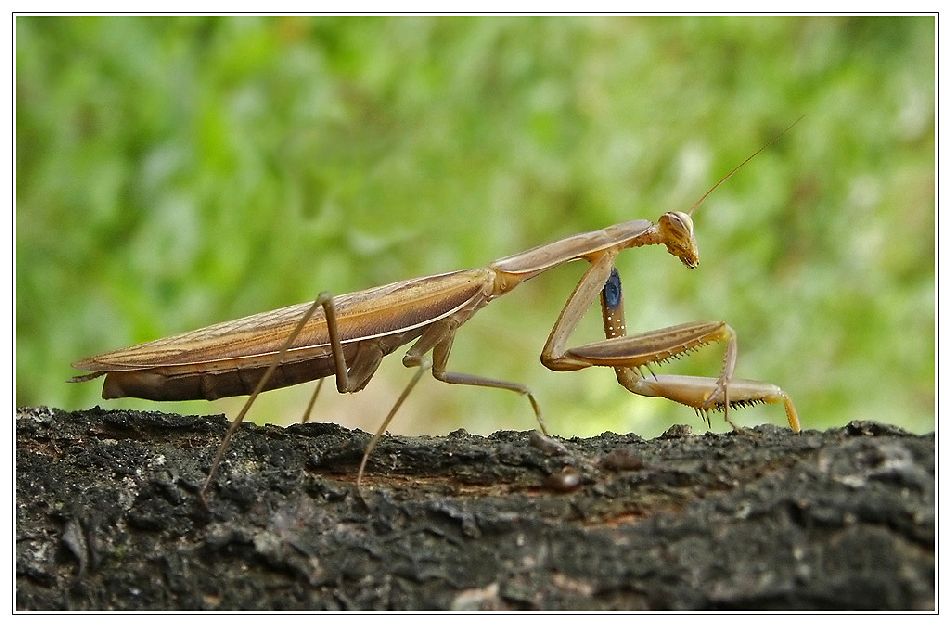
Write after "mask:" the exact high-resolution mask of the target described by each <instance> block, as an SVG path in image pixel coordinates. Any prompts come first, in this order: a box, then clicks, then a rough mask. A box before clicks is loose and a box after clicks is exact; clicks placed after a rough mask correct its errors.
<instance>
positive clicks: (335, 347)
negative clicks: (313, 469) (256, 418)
mask: <svg viewBox="0 0 950 626" xmlns="http://www.w3.org/2000/svg"><path fill="white" fill-rule="evenodd" d="M319 308H322V309H323V311H324V314H325V315H326V320H327V331H328V334H329V335H330V349H331V351H332V354H333V363H334V369H335V370H336V372H335V376H336V387H337V390H338V391H339V392H340V393H349V392H352V391H357V390H359V389H362V387H363V386H365V385H366V383H367V382H368V381H369V378H370V377H371V376H372V375H373V373H374V372H375V371H376V368H377V367H379V362H380V361H381V360H382V358H383V356H385V354H384V353H383V351H382V350H380V349H379V347H378V346H373V348H372V349H373V350H374V352H373V353H372V354H368V355H367V356H366V357H361V360H360V361H359V362H358V363H356V364H355V365H354V371H353V372H349V371H348V368H347V364H346V357H345V355H344V354H343V345H342V343H341V342H340V336H339V331H338V327H337V320H336V310H335V308H334V306H333V295H332V294H330V293H327V292H324V293H321V294H320V295H319V296H317V298H316V299H315V300H314V301H313V304H312V305H311V306H310V308H309V309H307V312H306V313H305V314H304V315H303V316H302V317H301V318H300V320H299V321H298V322H297V325H296V326H294V329H293V330H292V331H291V332H290V334H288V335H287V339H286V340H285V341H284V343H283V344H282V345H281V347H280V350H278V352H277V356H275V357H274V361H273V362H272V363H271V364H270V367H268V368H267V370H266V371H265V372H264V374H263V375H262V376H261V378H260V380H259V381H258V383H257V386H256V387H255V388H254V392H253V393H252V394H251V395H250V396H248V398H247V401H246V402H245V403H244V406H243V407H241V411H240V412H239V413H238V415H237V417H236V418H235V419H234V421H233V422H231V426H230V427H229V428H228V431H227V433H225V435H224V439H222V440H221V444H220V445H219V446H218V451H217V453H216V454H215V457H214V461H213V462H212V463H211V469H210V470H209V471H208V477H207V478H206V479H205V482H204V485H203V486H202V487H201V494H202V496H204V494H205V492H206V491H207V490H208V486H209V485H210V484H211V481H212V480H213V479H214V476H215V474H216V473H217V471H218V466H219V465H220V464H221V460H222V458H223V457H224V452H225V450H227V448H228V444H230V442H231V438H232V437H233V436H234V433H235V432H236V431H237V429H238V427H239V426H240V425H241V422H243V421H244V417H245V416H246V415H247V412H248V410H250V408H251V405H253V404H254V401H255V400H257V396H259V395H260V393H261V391H262V390H263V389H264V388H265V387H266V385H267V383H268V382H269V381H270V379H271V377H272V376H273V375H274V372H275V371H277V368H278V367H280V365H281V363H282V362H283V360H284V357H285V356H286V354H287V351H288V350H289V349H290V347H291V346H292V345H293V343H294V341H296V339H297V337H298V336H299V335H300V332H301V331H302V330H303V327H304V326H305V325H306V324H307V322H308V321H310V318H312V317H313V314H314V313H316V312H317V309H319ZM377 353H378V354H377ZM321 383H322V380H321ZM319 391H320V385H319V384H318V385H317V388H316V390H315V391H314V394H313V396H312V397H311V399H310V405H309V406H308V407H307V412H306V414H305V415H304V421H307V420H308V419H309V417H310V410H311V409H312V407H313V403H314V402H315V401H316V398H317V393H319Z"/></svg>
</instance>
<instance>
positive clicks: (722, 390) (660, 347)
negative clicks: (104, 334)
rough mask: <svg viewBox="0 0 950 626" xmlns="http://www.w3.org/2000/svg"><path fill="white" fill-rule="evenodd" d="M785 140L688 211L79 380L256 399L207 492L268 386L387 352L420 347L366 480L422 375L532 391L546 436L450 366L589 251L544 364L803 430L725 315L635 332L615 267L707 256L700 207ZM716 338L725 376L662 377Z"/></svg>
mask: <svg viewBox="0 0 950 626" xmlns="http://www.w3.org/2000/svg"><path fill="white" fill-rule="evenodd" d="M795 123H797V121H796V122H795ZM792 126H794V124H792ZM789 128H791V126H789ZM787 130H788V129H786V130H785V131H783V132H782V134H784V132H786V131H787ZM780 136H781V134H780V135H778V136H777V137H775V138H774V139H773V140H772V141H770V142H769V143H767V144H766V145H765V146H763V147H762V148H760V149H759V150H758V151H756V152H755V153H754V154H753V155H751V156H750V157H748V158H747V159H746V160H745V161H743V162H742V163H740V164H739V165H738V166H736V167H735V168H733V169H732V170H731V171H730V172H729V173H728V174H726V175H725V176H723V177H722V178H721V179H719V181H718V182H717V183H716V184H715V185H713V186H712V187H711V188H710V189H709V191H707V192H706V193H705V194H704V195H703V196H702V197H701V198H700V199H699V200H698V201H697V202H696V203H695V204H694V205H693V207H692V208H691V209H690V210H689V211H688V212H686V213H682V212H679V211H669V212H667V213H664V214H663V215H661V216H660V218H659V219H658V220H657V222H656V223H653V222H651V221H649V220H631V221H628V222H622V223H620V224H615V225H613V226H609V227H607V228H605V229H603V230H595V231H591V232H586V233H580V234H577V235H572V236H570V237H566V238H564V239H561V240H559V241H555V242H553V243H548V244H544V245H541V246H538V247H535V248H532V249H530V250H528V251H526V252H522V253H519V254H515V255H513V256H508V257H505V258H502V259H499V260H497V261H494V262H492V263H490V264H489V265H488V266H487V267H484V268H478V269H470V270H459V271H454V272H447V273H444V274H436V275H433V276H425V277H422V278H413V279H409V280H404V281H400V282H396V283H391V284H389V285H384V286H382V287H376V288H373V289H367V290H365V291H358V292H355V293H350V294H345V295H341V296H332V295H330V294H327V293H322V294H320V296H318V297H317V299H316V300H315V301H313V302H310V303H304V304H298V305H295V306H289V307H284V308H280V309H275V310H273V311H268V312H265V313H258V314H256V315H251V316H249V317H245V318H242V319H239V320H234V321H229V322H222V323H220V324H215V325H212V326H208V327H206V328H202V329H199V330H195V331H192V332H188V333H184V334H180V335H175V336H173V337H167V338H164V339H158V340H155V341H152V342H149V343H144V344H140V345H136V346H132V347H129V348H125V349H122V350H116V351H113V352H108V353H105V354H101V355H99V356H94V357H90V358H86V359H82V360H81V361H78V362H76V363H74V364H73V366H74V367H75V368H77V369H81V370H87V371H91V372H92V373H90V374H86V375H82V376H77V377H76V378H73V379H72V382H81V381H86V380H91V379H93V378H97V377H99V376H102V375H105V382H104V384H103V391H102V396H103V398H118V397H124V396H133V397H139V398H146V399H151V400H191V399H200V398H205V399H209V400H212V399H216V398H220V397H225V396H240V395H248V394H249V396H250V397H249V398H248V400H247V402H245V404H244V407H243V408H242V409H241V411H240V413H239V414H238V416H237V418H235V421H234V422H233V423H232V425H231V428H230V429H229V430H228V433H227V435H225V438H224V440H223V441H222V443H221V445H220V446H219V448H218V452H217V455H216V457H215V460H214V462H213V463H212V466H211V469H210V470H209V472H208V478H207V480H206V482H205V486H204V489H207V487H208V485H209V484H210V482H211V480H212V479H213V477H214V475H215V473H216V471H217V468H218V465H219V463H220V461H221V458H222V455H223V454H224V451H225V450H226V448H227V445H228V442H229V441H230V438H231V436H232V435H233V433H234V432H235V430H236V428H237V426H238V425H239V424H240V423H241V421H242V420H243V419H244V416H245V415H246V414H247V411H248V409H249V408H250V406H251V405H252V404H253V402H254V400H255V398H256V397H257V395H258V394H259V393H260V392H262V391H267V390H270V389H277V388H280V387H286V386H289V385H296V384H299V383H303V382H307V381H311V380H316V379H323V378H325V377H328V376H334V378H335V380H336V388H337V391H339V392H340V393H355V392H357V391H360V390H361V389H363V388H364V387H365V386H366V385H367V383H369V381H370V379H371V378H372V376H373V374H374V373H375V372H376V369H377V368H378V367H379V364H380V362H381V361H382V359H383V357H385V356H387V355H389V354H390V353H392V352H394V351H395V350H396V349H398V348H399V347H400V346H403V345H406V344H409V343H411V342H414V343H412V346H411V347H410V348H409V350H408V352H407V353H406V354H405V356H404V357H403V359H402V362H403V365H405V366H406V367H415V368H417V370H416V372H415V374H414V376H413V377H412V379H411V381H410V382H409V384H408V385H407V386H406V388H405V390H404V391H403V393H402V394H401V395H400V397H399V399H398V400H397V401H396V403H395V405H394V406H393V408H392V409H391V410H390V411H389V414H388V415H387V416H386V418H385V419H384V420H383V422H382V424H381V425H380V427H379V429H378V430H377V431H376V433H375V435H374V436H373V438H372V439H371V441H370V443H369V445H368V446H367V447H366V450H365V452H364V454H363V458H362V461H361V463H360V467H359V472H358V474H357V485H359V484H360V482H361V480H362V477H363V472H364V470H365V467H366V461H367V459H368V458H369V455H370V453H371V452H372V450H373V448H374V446H375V445H376V442H377V441H378V440H379V438H380V437H381V436H382V434H383V433H384V432H385V430H386V427H387V426H388V425H389V423H390V421H391V420H392V418H393V416H394V415H395V413H396V411H397V410H398V409H399V407H400V405H401V404H402V402H403V401H404V400H405V398H406V396H407V395H408V394H409V392H410V390H411V389H412V388H413V386H414V385H415V384H416V383H417V382H418V380H419V379H420V377H421V376H422V374H423V372H424V371H425V370H426V369H431V371H432V375H433V376H434V377H435V378H436V379H438V380H441V381H443V382H446V383H452V384H462V385H476V386H482V387H495V388H499V389H508V390H510V391H514V392H516V393H519V394H521V395H524V396H526V397H527V398H528V400H529V401H530V403H531V407H532V409H533V410H534V413H535V417H536V418H537V421H538V426H539V428H540V429H541V431H542V432H544V433H545V434H547V429H546V428H545V425H544V422H543V420H542V419H541V410H540V408H539V407H538V403H537V402H536V400H535V398H534V396H533V395H532V394H531V392H530V390H529V389H528V388H527V387H526V386H524V385H522V384H519V383H512V382H507V381H502V380H495V379H491V378H485V377H483V376H479V375H472V374H464V373H458V372H450V371H448V370H447V369H446V368H447V365H448V359H449V353H450V351H451V349H452V343H453V341H454V340H455V333H456V331H457V330H458V328H459V327H460V326H461V325H462V324H464V323H465V322H467V321H468V320H469V319H470V318H471V317H472V316H473V315H474V314H475V313H476V312H477V311H478V310H479V309H481V308H482V307H484V306H485V305H487V304H488V303H489V302H491V301H492V300H494V299H495V298H498V297H500V296H503V295H505V294H507V293H508V292H510V291H512V290H513V289H514V288H515V287H517V286H518V285H519V284H521V283H522V282H524V281H526V280H529V279H531V278H534V277H535V276H538V275H539V274H542V273H544V272H546V271H548V270H550V269H553V268H555V267H557V266H559V265H562V264H564V263H567V262H569V261H574V260H578V259H583V260H585V261H587V262H588V263H589V264H590V267H589V268H588V270H587V272H586V273H585V274H584V276H583V277H582V278H581V280H580V282H579V283H578V285H577V287H575V289H574V292H573V293H572V294H571V295H570V296H569V297H568V299H567V303H566V304H565V305H564V308H563V309H562V310H561V313H560V316H559V317H558V319H557V321H556V322H555V323H554V327H553V328H552V330H551V333H550V335H549V336H548V339H547V342H546V343H545V344H544V347H543V349H542V350H541V362H542V363H543V364H544V365H545V366H546V367H547V368H549V369H551V370H555V371H569V370H579V369H584V368H588V367H592V366H601V367H612V368H613V369H614V370H615V372H616V376H617V381H618V382H619V383H620V384H621V385H623V386H624V387H626V388H627V389H628V390H630V391H631V392H633V393H635V394H637V395H641V396H653V397H663V398H667V399H669V400H673V401H674V402H678V403H680V404H683V405H686V406H688V407H691V408H693V409H694V410H695V411H696V412H697V413H698V414H700V415H701V416H702V417H703V419H704V420H705V421H706V423H707V424H708V423H709V415H708V411H710V410H713V409H715V410H722V411H723V413H724V415H725V419H726V420H727V421H729V422H730V423H732V421H731V419H730V418H729V409H730V408H736V407H740V406H745V405H749V404H755V403H759V402H764V403H776V402H781V403H783V405H784V408H785V414H786V417H787V419H788V424H789V426H790V427H791V428H792V430H794V431H796V432H797V431H799V430H800V427H799V422H798V415H797V413H796V411H795V406H794V404H793V403H792V400H791V398H789V396H788V395H787V394H786V393H785V392H784V391H782V389H780V388H779V387H777V386H776V385H773V384H770V383H763V382H757V381H752V380H741V379H734V378H733V372H734V370H735V365H736V338H735V333H734V332H733V330H732V328H731V327H730V326H729V325H728V324H726V323H725V322H722V321H713V322H687V323H685V324H679V325H677V326H670V327H668V328H663V329H660V330H654V331H650V332H646V333H640V334H637V335H627V334H626V322H625V319H624V312H623V294H622V290H621V286H620V278H619V275H618V274H617V271H616V270H615V269H614V259H615V258H616V257H617V255H618V254H619V253H620V252H621V251H622V250H625V249H627V248H636V247H639V246H645V245H652V244H662V245H665V246H666V249H667V251H668V252H669V253H670V254H671V255H673V256H674V257H676V258H678V259H679V260H680V261H681V262H682V263H683V264H684V265H685V266H686V267H688V268H695V267H696V266H697V265H698V264H699V252H698V249H697V246H696V239H695V236H694V234H693V220H692V214H693V212H694V211H695V210H696V209H697V208H698V207H699V206H700V205H701V204H702V202H703V201H704V200H705V199H706V197H707V196H708V195H709V194H710V193H712V191H714V190H715V189H716V188H717V187H718V186H719V185H720V184H722V183H723V182H724V181H725V180H727V179H728V178H729V177H731V176H732V175H733V174H734V173H735V172H736V171H737V170H738V169H739V168H740V167H742V166H743V165H745V163H747V162H748V161H749V160H751V159H752V158H753V157H755V156H756V155H757V154H759V152H761V151H762V150H764V149H765V148H766V147H768V146H769V145H771V144H772V143H773V142H774V141H776V140H777V139H778V137H780ZM598 294H600V299H601V310H602V314H603V320H604V331H605V334H606V339H605V340H603V341H599V342H595V343H590V344H586V345H582V346H577V347H573V348H572V347H568V346H567V340H568V339H569V338H570V336H571V334H572V333H573V331H574V329H575V328H576V327H577V325H578V323H579V322H580V320H581V317H582V316H583V315H584V313H585V312H586V311H587V309H588V307H589V306H590V304H591V303H592V302H593V301H594V300H595V299H596V298H597V296H598ZM713 342H725V343H726V350H725V356H724V359H723V365H722V369H721V371H720V373H719V376H718V377H717V378H706V377H697V376H675V375H656V374H653V373H652V370H650V365H651V364H660V363H662V362H664V361H666V360H667V359H669V358H672V357H675V356H678V355H681V354H684V353H686V352H689V351H691V350H694V349H696V348H698V347H701V346H704V345H706V344H709V343H713ZM641 368H647V370H649V371H650V374H649V375H644V374H643V372H642V371H641ZM321 382H322V381H321ZM317 389H319V386H318V388H317ZM311 405H312V401H311ZM203 491H204V490H203Z"/></svg>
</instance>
